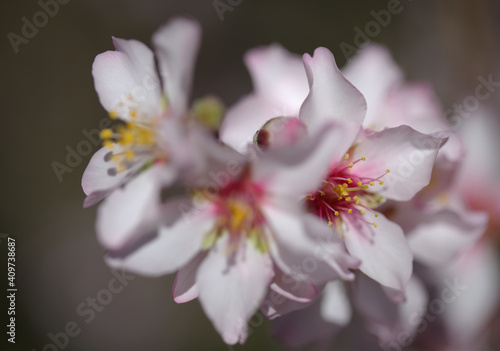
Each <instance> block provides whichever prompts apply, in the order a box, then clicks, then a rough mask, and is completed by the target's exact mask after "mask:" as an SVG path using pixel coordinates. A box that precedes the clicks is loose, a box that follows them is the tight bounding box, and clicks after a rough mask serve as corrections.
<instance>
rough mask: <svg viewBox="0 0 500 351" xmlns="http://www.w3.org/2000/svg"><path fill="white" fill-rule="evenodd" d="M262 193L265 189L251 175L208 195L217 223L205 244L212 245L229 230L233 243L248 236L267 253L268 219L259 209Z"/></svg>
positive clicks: (205, 246) (206, 238) (204, 245)
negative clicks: (265, 227)
mask: <svg viewBox="0 0 500 351" xmlns="http://www.w3.org/2000/svg"><path fill="white" fill-rule="evenodd" d="M245 173H247V172H245ZM263 196H264V191H263V188H262V187H261V186H260V185H259V184H256V183H253V182H252V181H251V180H250V179H249V177H248V174H244V175H243V176H242V177H241V178H240V179H237V180H235V181H233V182H231V183H230V184H229V185H227V186H225V187H223V188H221V189H220V190H219V191H218V192H217V193H216V194H215V195H213V194H211V195H210V196H208V198H209V200H210V201H211V202H212V204H213V205H214V206H213V208H214V216H215V217H216V222H215V225H214V228H213V229H212V230H211V231H210V233H209V234H208V235H207V236H206V237H205V241H204V244H203V247H204V248H209V247H211V246H212V245H213V244H214V243H215V242H216V241H217V239H218V238H219V237H221V236H222V235H223V234H224V233H227V234H228V235H229V236H230V240H231V241H232V242H234V243H236V242H238V241H239V240H241V239H249V240H250V241H251V242H253V243H254V245H255V246H256V248H257V249H258V250H259V251H260V252H262V253H265V252H267V250H268V245H267V241H266V239H265V236H264V229H263V228H264V224H265V218H264V216H263V214H262V212H261V210H260V203H261V201H262V198H263Z"/></svg>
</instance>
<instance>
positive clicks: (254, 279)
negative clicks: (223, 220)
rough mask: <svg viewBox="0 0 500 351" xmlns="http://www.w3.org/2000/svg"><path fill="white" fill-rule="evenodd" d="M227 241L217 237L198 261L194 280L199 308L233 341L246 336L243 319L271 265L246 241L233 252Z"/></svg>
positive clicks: (228, 341)
mask: <svg viewBox="0 0 500 351" xmlns="http://www.w3.org/2000/svg"><path fill="white" fill-rule="evenodd" d="M229 244H230V243H229V238H228V236H227V235H224V236H223V237H221V238H220V239H219V240H218V241H217V243H216V245H215V246H214V247H213V248H212V249H211V250H210V252H209V253H208V255H207V257H206V258H205V259H204V260H203V262H202V264H201V265H200V268H199V269H198V274H197V277H196V281H197V283H198V285H199V288H200V294H199V299H200V303H201V305H202V307H203V310H204V311H205V313H206V314H207V316H208V318H209V319H210V320H211V321H212V324H213V325H214V327H215V329H216V330H217V331H218V332H219V334H220V335H221V336H222V338H223V340H224V342H225V343H226V344H229V345H234V344H236V343H238V342H239V343H244V342H245V340H246V338H247V334H248V326H247V322H248V320H249V319H250V318H251V317H252V316H253V314H254V313H255V311H257V309H258V308H259V306H260V305H261V303H262V300H263V299H264V296H265V294H266V291H267V288H268V286H269V283H270V281H271V279H272V278H273V265H272V262H271V259H270V258H269V256H268V255H267V254H262V253H260V252H259V251H257V250H256V248H255V246H254V245H253V244H251V243H250V242H248V241H241V242H240V243H239V247H238V248H237V249H236V252H233V253H231V252H230V250H229Z"/></svg>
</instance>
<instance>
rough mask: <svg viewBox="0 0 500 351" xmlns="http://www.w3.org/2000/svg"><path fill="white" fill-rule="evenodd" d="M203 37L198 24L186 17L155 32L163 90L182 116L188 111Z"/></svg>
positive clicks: (155, 44)
mask: <svg viewBox="0 0 500 351" xmlns="http://www.w3.org/2000/svg"><path fill="white" fill-rule="evenodd" d="M200 39H201V29H200V26H199V24H198V23H197V22H195V21H193V20H189V19H187V18H176V19H174V20H172V21H170V22H169V23H167V24H166V25H164V26H163V27H161V28H160V29H159V30H158V31H157V32H156V33H155V34H154V35H153V45H154V47H155V51H156V54H157V56H158V65H159V69H160V76H161V77H162V80H163V90H164V92H165V93H166V94H167V99H168V105H169V108H170V109H171V111H173V113H174V115H176V116H179V117H180V116H181V115H182V114H183V113H184V112H185V111H186V107H187V103H188V98H189V94H190V90H191V83H192V79H193V78H192V76H193V72H194V68H195V62H196V55H197V54H198V49H199V45H200Z"/></svg>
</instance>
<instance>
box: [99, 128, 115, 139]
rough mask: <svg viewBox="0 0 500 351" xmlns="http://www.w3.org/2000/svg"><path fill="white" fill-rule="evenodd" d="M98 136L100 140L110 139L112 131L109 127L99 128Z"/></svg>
mask: <svg viewBox="0 0 500 351" xmlns="http://www.w3.org/2000/svg"><path fill="white" fill-rule="evenodd" d="M100 137H101V139H102V140H107V139H111V138H112V137H113V131H112V130H111V129H103V130H101V133H100Z"/></svg>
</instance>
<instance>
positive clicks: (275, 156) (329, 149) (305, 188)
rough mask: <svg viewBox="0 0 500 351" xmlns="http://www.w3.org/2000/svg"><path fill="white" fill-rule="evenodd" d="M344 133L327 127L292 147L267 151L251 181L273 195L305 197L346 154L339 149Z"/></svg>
mask: <svg viewBox="0 0 500 351" xmlns="http://www.w3.org/2000/svg"><path fill="white" fill-rule="evenodd" d="M343 132H344V129H343V128H340V127H337V126H333V125H327V126H324V129H323V130H321V131H319V132H316V133H314V134H312V135H311V136H310V137H309V138H302V139H300V140H299V141H298V142H297V144H296V145H293V146H292V147H289V148H286V149H282V148H279V149H270V150H268V151H267V152H265V153H264V155H262V157H260V158H259V160H257V161H256V162H255V166H254V167H253V168H252V172H253V178H254V179H255V180H256V182H260V183H262V184H264V186H265V187H266V188H267V189H269V192H272V193H273V194H280V195H283V196H286V197H292V198H294V197H295V198H302V197H304V196H305V195H307V194H308V193H311V192H313V191H315V190H316V189H317V188H318V187H319V186H320V185H321V182H322V181H323V179H324V177H325V176H326V174H327V173H328V170H329V169H330V165H332V163H334V162H335V160H338V159H339V158H340V155H343V153H344V152H345V150H342V149H340V148H339V143H341V142H342V136H343ZM340 150H342V151H340Z"/></svg>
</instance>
